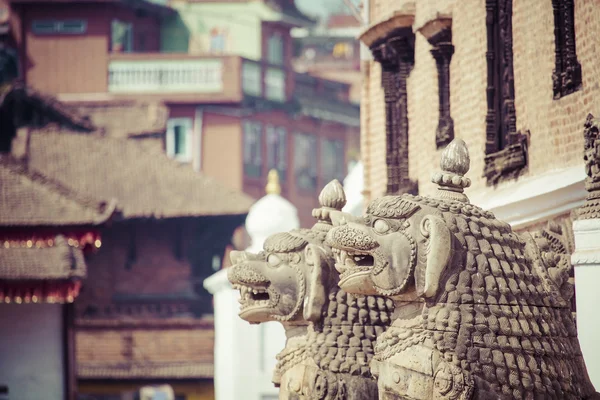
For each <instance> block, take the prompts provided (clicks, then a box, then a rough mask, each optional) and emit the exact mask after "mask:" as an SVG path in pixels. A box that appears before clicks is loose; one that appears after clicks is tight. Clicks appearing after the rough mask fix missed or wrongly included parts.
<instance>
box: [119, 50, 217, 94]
mask: <svg viewBox="0 0 600 400" xmlns="http://www.w3.org/2000/svg"><path fill="white" fill-rule="evenodd" d="M223 64H224V63H223V59H221V58H196V59H193V58H190V57H188V56H187V55H185V56H182V57H181V59H154V60H152V59H148V58H145V59H144V58H141V57H139V58H138V59H135V58H132V59H112V60H111V61H110V63H109V65H108V91H109V92H112V93H164V92H171V93H173V92H177V93H218V92H221V91H223V87H224V84H223V70H224V65H223Z"/></svg>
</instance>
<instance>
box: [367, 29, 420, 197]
mask: <svg viewBox="0 0 600 400" xmlns="http://www.w3.org/2000/svg"><path fill="white" fill-rule="evenodd" d="M414 40H415V37H414V34H413V32H412V29H410V28H402V29H398V30H396V31H395V32H393V33H392V34H391V35H390V36H389V37H387V38H385V39H384V40H381V41H379V42H378V43H376V44H375V45H373V46H372V47H371V51H372V53H373V57H374V58H375V60H376V61H377V62H379V63H380V64H381V67H382V74H381V84H382V86H383V91H384V101H385V121H386V122H385V130H386V164H387V191H386V192H387V194H401V193H407V192H414V191H415V184H414V183H413V182H411V181H410V179H409V177H408V92H407V88H406V84H407V79H408V76H409V74H410V71H411V70H412V67H413V65H414Z"/></svg>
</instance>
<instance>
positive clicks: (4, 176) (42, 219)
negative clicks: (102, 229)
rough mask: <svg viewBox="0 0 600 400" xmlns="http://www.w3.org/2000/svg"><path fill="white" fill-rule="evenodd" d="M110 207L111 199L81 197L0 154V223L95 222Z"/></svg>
mask: <svg viewBox="0 0 600 400" xmlns="http://www.w3.org/2000/svg"><path fill="white" fill-rule="evenodd" d="M113 211H114V202H112V203H106V202H96V201H92V200H91V199H88V198H84V197H82V196H80V195H78V194H77V193H75V192H73V191H72V190H70V189H68V188H67V187H65V186H64V185H62V184H60V183H58V182H55V181H53V180H51V179H49V178H47V177H46V176H44V175H42V174H39V173H36V172H34V171H31V170H27V169H25V168H24V167H23V165H22V164H20V163H16V162H13V161H12V160H11V159H10V158H9V157H7V156H0V226H5V227H6V226H13V227H16V226H56V225H60V226H72V225H97V224H100V223H103V222H105V221H106V220H107V219H108V218H109V217H110V216H111V215H112V213H113Z"/></svg>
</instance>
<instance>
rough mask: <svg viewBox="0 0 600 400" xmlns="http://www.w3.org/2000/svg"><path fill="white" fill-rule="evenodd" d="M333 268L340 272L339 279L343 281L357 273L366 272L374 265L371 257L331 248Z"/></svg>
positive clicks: (355, 251)
mask: <svg viewBox="0 0 600 400" xmlns="http://www.w3.org/2000/svg"><path fill="white" fill-rule="evenodd" d="M333 254H334V255H335V261H336V263H335V267H336V269H337V270H338V271H339V272H340V279H342V280H343V279H344V278H346V277H348V276H350V275H352V274H355V273H357V272H364V271H368V270H370V269H371V268H373V266H374V265H375V259H374V258H373V256H372V255H370V254H367V253H363V252H360V251H357V250H341V249H336V248H333Z"/></svg>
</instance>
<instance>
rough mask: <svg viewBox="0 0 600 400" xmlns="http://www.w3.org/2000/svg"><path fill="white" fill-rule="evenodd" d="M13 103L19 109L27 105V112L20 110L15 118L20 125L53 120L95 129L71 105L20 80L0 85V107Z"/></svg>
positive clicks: (23, 108)
mask: <svg viewBox="0 0 600 400" xmlns="http://www.w3.org/2000/svg"><path fill="white" fill-rule="evenodd" d="M11 103H12V104H11ZM13 104H14V105H18V106H19V108H20V110H25V109H26V107H27V110H28V112H26V113H25V112H21V113H20V115H19V116H17V118H16V119H17V120H18V122H20V125H35V126H44V125H46V124H47V123H49V122H55V123H58V124H60V125H62V126H65V127H68V128H70V129H73V130H79V131H88V132H89V131H92V130H94V129H95V128H94V125H93V124H92V123H91V122H90V120H89V119H88V118H87V117H86V116H85V115H82V114H80V113H79V112H78V111H77V110H76V109H74V108H73V107H69V106H68V105H66V104H64V103H62V102H60V101H58V100H57V99H56V98H55V97H54V96H51V95H47V94H44V93H42V92H40V91H38V90H36V89H34V88H32V87H30V86H27V85H25V84H23V83H21V82H14V83H11V84H8V85H4V86H2V87H0V107H7V106H11V105H13Z"/></svg>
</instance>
